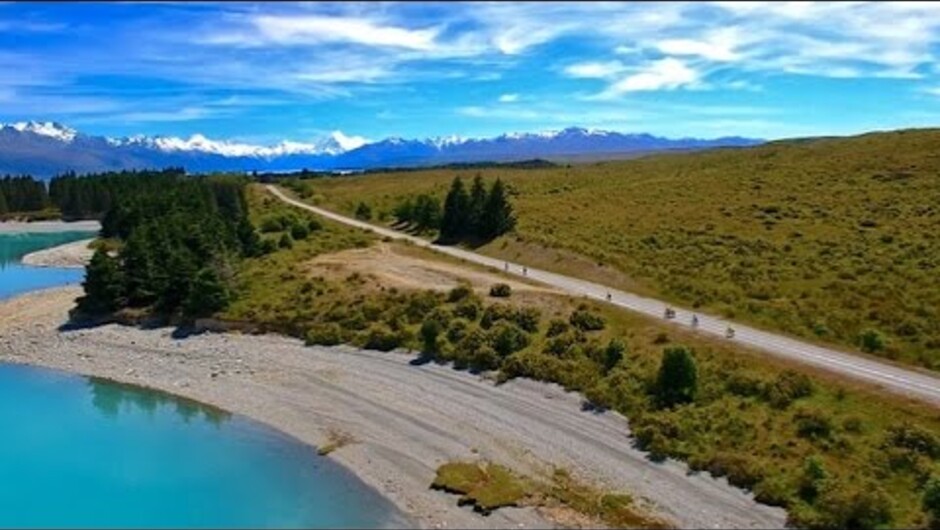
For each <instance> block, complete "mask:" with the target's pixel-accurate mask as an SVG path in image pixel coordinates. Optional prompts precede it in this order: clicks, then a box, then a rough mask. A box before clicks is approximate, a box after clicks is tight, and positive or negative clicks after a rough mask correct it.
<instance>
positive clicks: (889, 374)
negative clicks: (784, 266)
mask: <svg viewBox="0 0 940 530" xmlns="http://www.w3.org/2000/svg"><path fill="white" fill-rule="evenodd" d="M267 188H268V190H269V191H270V192H271V193H273V194H274V195H275V196H277V197H278V198H280V199H281V200H283V201H285V202H287V203H288V204H291V205H293V206H296V207H298V208H303V209H305V210H308V211H311V212H313V213H316V214H319V215H321V216H323V217H327V218H329V219H332V220H334V221H338V222H340V223H344V224H347V225H350V226H355V227H359V228H363V229H366V230H371V231H373V232H376V233H378V234H381V235H383V236H388V237H391V238H396V239H405V240H408V241H411V242H412V243H414V244H415V245H418V246H422V247H425V248H431V249H434V250H436V251H438V252H442V253H444V254H448V255H451V256H454V257H457V258H461V259H464V260H467V261H469V262H473V263H478V264H480V265H486V266H489V267H493V268H497V269H500V270H505V271H506V272H508V273H510V274H515V275H518V276H525V277H527V278H529V279H531V280H536V281H539V282H542V283H545V284H547V285H550V286H552V287H556V288H558V289H561V290H562V291H564V292H567V293H569V294H573V295H576V296H587V297H589V298H593V299H596V300H600V301H607V302H608V303H610V304H613V305H616V306H619V307H622V308H624V309H628V310H631V311H635V312H638V313H643V314H646V315H649V316H652V317H656V318H663V315H664V313H665V310H666V308H667V307H669V306H668V305H667V304H666V303H665V302H663V301H661V300H656V299H653V298H647V297H643V296H638V295H635V294H632V293H627V292H624V291H620V290H617V289H612V288H610V287H606V286H604V285H601V284H598V283H594V282H589V281H586V280H581V279H577V278H572V277H570V276H564V275H561V274H555V273H552V272H548V271H544V270H539V269H533V268H527V269H526V268H524V266H523V265H522V264H518V263H511V262H506V261H503V260H498V259H495V258H490V257H488V256H483V255H481V254H477V253H474V252H470V251H467V250H464V249H461V248H456V247H450V246H442V245H435V244H433V243H431V242H429V241H427V240H424V239H421V238H418V237H414V236H411V235H408V234H403V233H401V232H397V231H395V230H391V229H388V228H382V227H378V226H375V225H372V224H369V223H365V222H362V221H359V220H356V219H352V218H349V217H346V216H344V215H340V214H337V213H335V212H331V211H329V210H324V209H323V208H318V207H316V206H311V205H309V204H306V203H303V202H300V201H297V200H294V199H291V198H290V197H287V196H286V195H284V193H283V192H282V191H281V190H279V189H277V188H276V187H274V186H270V185H269V186H267ZM507 265H508V269H506V266H507ZM608 293H609V294H610V300H606V297H607V294H608ZM673 309H674V310H675V318H674V319H671V320H669V321H668V322H669V323H670V324H672V325H677V326H684V327H692V315H693V312H692V311H690V310H687V309H683V308H678V307H674V308H673ZM695 314H696V315H697V316H698V319H699V325H698V326H697V328H696V329H697V331H698V332H699V333H706V334H710V335H717V336H720V337H724V336H725V333H726V330H727V329H728V327H729V326H730V327H732V328H733V329H734V338H733V339H728V340H734V341H735V342H737V343H739V344H742V345H744V346H748V347H751V348H753V349H755V350H758V351H761V352H764V353H768V354H771V355H775V356H778V357H782V358H785V359H789V360H791V361H796V362H799V363H804V364H807V365H810V366H813V367H815V368H818V369H822V370H826V371H829V372H831V373H834V374H837V375H840V376H844V377H847V378H850V379H854V380H857V381H861V382H863V383H868V384H871V385H874V386H876V387H878V388H879V389H881V390H884V391H887V392H893V393H895V394H898V395H902V396H906V397H911V398H914V399H917V400H920V401H923V402H925V403H929V404H931V405H935V406H940V377H937V376H935V375H932V374H929V373H927V372H926V371H919V370H917V369H913V368H905V367H901V366H898V365H895V364H891V363H889V362H887V361H881V360H875V359H871V358H868V357H863V356H861V355H857V354H851V353H845V352H841V351H838V350H835V349H832V348H826V347H822V346H818V345H815V344H811V343H809V342H805V341H801V340H798V339H794V338H790V337H786V336H784V335H779V334H775V333H770V332H767V331H763V330H759V329H756V328H753V327H750V326H745V325H743V324H739V323H736V322H731V321H728V320H725V319H723V318H720V317H716V316H712V315H707V314H704V313H695Z"/></svg>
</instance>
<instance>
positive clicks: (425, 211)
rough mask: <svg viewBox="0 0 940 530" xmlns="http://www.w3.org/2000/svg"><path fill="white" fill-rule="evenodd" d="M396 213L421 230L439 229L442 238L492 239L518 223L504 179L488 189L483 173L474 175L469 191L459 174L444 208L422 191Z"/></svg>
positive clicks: (495, 182)
mask: <svg viewBox="0 0 940 530" xmlns="http://www.w3.org/2000/svg"><path fill="white" fill-rule="evenodd" d="M394 215H395V218H396V219H397V220H398V222H400V223H408V224H410V225H412V226H413V227H414V228H415V229H416V230H417V231H418V232H425V231H431V230H440V239H441V241H443V242H457V241H461V240H474V241H489V240H491V239H493V238H496V237H499V236H501V235H503V234H505V233H506V232H509V231H510V230H512V229H513V228H515V226H516V217H515V215H513V208H512V204H511V203H510V202H509V197H508V194H507V192H506V187H505V185H503V181H502V180H500V179H496V180H495V181H494V182H493V184H492V185H491V186H490V189H489V190H487V189H486V186H485V185H484V183H483V178H482V177H481V176H480V175H477V176H476V178H474V179H473V185H472V186H471V188H470V191H469V192H467V189H466V188H465V187H464V184H463V181H462V180H461V179H460V177H457V178H455V179H454V181H453V183H452V184H451V187H450V191H449V192H448V193H447V197H446V199H445V200H444V207H443V208H441V203H440V201H439V200H438V199H437V198H436V197H434V196H433V195H429V194H422V195H418V196H417V197H415V198H411V197H409V198H407V199H405V200H404V201H403V202H402V203H400V204H399V205H398V206H397V207H396V208H395V211H394Z"/></svg>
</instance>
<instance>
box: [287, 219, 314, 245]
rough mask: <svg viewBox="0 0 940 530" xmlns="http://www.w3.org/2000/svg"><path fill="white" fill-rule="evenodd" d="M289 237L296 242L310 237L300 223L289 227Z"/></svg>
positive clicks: (308, 232) (308, 231)
mask: <svg viewBox="0 0 940 530" xmlns="http://www.w3.org/2000/svg"><path fill="white" fill-rule="evenodd" d="M290 235H291V237H292V238H294V239H295V240H297V241H300V240H303V239H307V236H309V235H310V230H309V229H307V227H306V226H305V225H303V224H301V223H294V224H293V225H291V227H290Z"/></svg>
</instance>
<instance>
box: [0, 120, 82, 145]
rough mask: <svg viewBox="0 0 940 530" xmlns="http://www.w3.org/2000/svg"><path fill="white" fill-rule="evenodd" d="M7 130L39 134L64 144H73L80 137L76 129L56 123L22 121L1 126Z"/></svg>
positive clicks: (0, 126)
mask: <svg viewBox="0 0 940 530" xmlns="http://www.w3.org/2000/svg"><path fill="white" fill-rule="evenodd" d="M7 128H9V129H13V130H15V131H18V132H27V133H33V134H38V135H39V136H48V137H50V138H55V139H56V140H61V141H63V142H71V141H72V140H74V139H75V137H76V136H78V131H76V130H75V129H72V128H71V127H66V126H65V125H62V124H61V123H59V122H55V121H21V122H17V123H8V124H0V129H7Z"/></svg>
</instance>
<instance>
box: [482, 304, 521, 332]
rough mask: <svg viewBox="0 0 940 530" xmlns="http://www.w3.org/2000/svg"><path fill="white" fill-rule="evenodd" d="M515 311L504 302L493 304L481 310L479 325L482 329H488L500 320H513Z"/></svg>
mask: <svg viewBox="0 0 940 530" xmlns="http://www.w3.org/2000/svg"><path fill="white" fill-rule="evenodd" d="M514 316H515V311H514V310H513V308H512V307H510V306H508V305H506V304H493V305H491V306H488V307H487V308H486V309H484V310H483V317H482V318H481V319H480V326H481V327H482V328H483V329H489V328H490V326H492V325H493V324H494V323H496V322H498V321H500V320H513V317H514Z"/></svg>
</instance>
